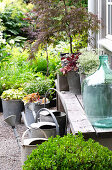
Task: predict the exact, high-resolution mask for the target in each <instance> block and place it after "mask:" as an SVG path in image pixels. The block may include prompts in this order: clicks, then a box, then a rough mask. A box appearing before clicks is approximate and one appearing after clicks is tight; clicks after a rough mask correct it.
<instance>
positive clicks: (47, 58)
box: [45, 44, 49, 77]
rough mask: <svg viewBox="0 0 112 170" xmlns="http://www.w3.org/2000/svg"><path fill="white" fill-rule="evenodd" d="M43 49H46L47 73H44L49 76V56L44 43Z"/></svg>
mask: <svg viewBox="0 0 112 170" xmlns="http://www.w3.org/2000/svg"><path fill="white" fill-rule="evenodd" d="M45 50H46V60H47V73H46V75H47V77H48V76H49V57H48V51H47V44H46V48H45Z"/></svg>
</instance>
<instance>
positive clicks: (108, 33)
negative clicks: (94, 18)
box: [108, 5, 110, 34]
mask: <svg viewBox="0 0 112 170" xmlns="http://www.w3.org/2000/svg"><path fill="white" fill-rule="evenodd" d="M108 34H110V5H108Z"/></svg>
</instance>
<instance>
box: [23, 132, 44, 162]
mask: <svg viewBox="0 0 112 170" xmlns="http://www.w3.org/2000/svg"><path fill="white" fill-rule="evenodd" d="M29 130H30V129H27V130H26V131H25V132H24V133H23V135H22V140H21V162H22V165H23V164H24V162H25V161H26V160H27V156H28V155H30V153H31V152H32V150H34V149H36V148H37V144H38V145H40V144H42V143H43V142H45V141H47V136H46V134H45V133H44V132H43V131H42V130H41V133H42V134H43V136H44V137H43V138H27V139H25V135H26V134H27V132H28V131H29Z"/></svg>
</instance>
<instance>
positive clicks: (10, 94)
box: [1, 88, 26, 100]
mask: <svg viewBox="0 0 112 170" xmlns="http://www.w3.org/2000/svg"><path fill="white" fill-rule="evenodd" d="M24 96H26V93H25V92H24V91H23V89H22V88H19V89H8V90H6V91H4V92H3V93H2V95H1V98H2V99H5V100H17V99H18V100H19V99H23V97H24Z"/></svg>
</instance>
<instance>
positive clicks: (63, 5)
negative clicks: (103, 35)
mask: <svg viewBox="0 0 112 170" xmlns="http://www.w3.org/2000/svg"><path fill="white" fill-rule="evenodd" d="M81 1H82V0H47V1H46V0H38V1H36V0H33V2H34V4H35V7H34V9H33V11H32V14H31V15H29V16H28V17H27V19H28V20H30V22H31V23H33V27H31V28H30V35H33V37H34V36H35V40H36V41H35V43H34V44H33V46H32V51H33V52H34V51H37V50H38V49H39V47H40V46H41V47H42V46H45V47H46V52H47V45H46V44H48V45H49V44H51V43H53V44H55V43H56V42H57V41H60V40H62V39H63V40H67V39H68V40H69V44H70V53H73V45H72V41H73V38H74V37H75V36H76V35H77V34H81V35H82V34H87V33H88V35H89V32H88V30H91V31H97V30H98V25H99V20H98V18H97V16H95V15H93V14H91V13H88V11H87V8H85V7H84V5H82V3H81ZM83 3H84V2H83ZM47 59H48V55H47Z"/></svg>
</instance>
